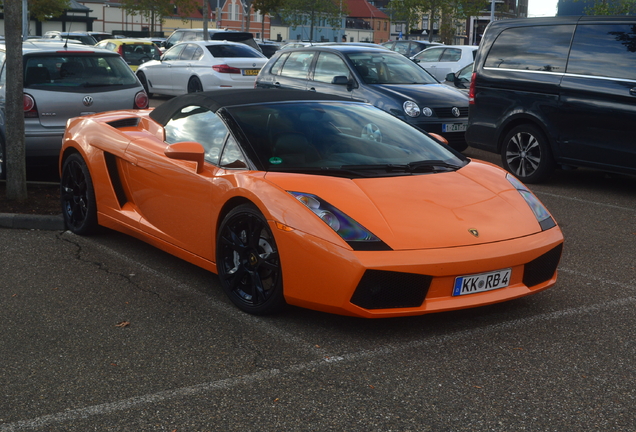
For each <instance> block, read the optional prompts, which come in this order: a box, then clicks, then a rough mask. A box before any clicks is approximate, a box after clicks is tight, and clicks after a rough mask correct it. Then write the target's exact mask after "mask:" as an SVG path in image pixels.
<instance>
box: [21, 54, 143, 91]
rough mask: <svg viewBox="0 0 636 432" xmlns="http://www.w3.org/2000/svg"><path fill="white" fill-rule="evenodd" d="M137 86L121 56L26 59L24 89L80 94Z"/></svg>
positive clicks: (46, 56)
mask: <svg viewBox="0 0 636 432" xmlns="http://www.w3.org/2000/svg"><path fill="white" fill-rule="evenodd" d="M136 85H137V79H136V78H135V75H134V74H133V72H132V71H131V70H130V68H129V67H128V65H126V63H125V62H124V61H123V60H122V59H121V57H120V56H119V55H102V54H97V53H89V54H78V53H72V54H71V53H69V54H66V53H53V54H51V55H34V56H25V58H24V87H25V88H39V89H44V90H51V91H65V92H68V91H79V92H81V91H85V89H86V88H92V87H97V88H108V87H115V86H117V87H122V88H124V87H127V86H128V87H132V86H136Z"/></svg>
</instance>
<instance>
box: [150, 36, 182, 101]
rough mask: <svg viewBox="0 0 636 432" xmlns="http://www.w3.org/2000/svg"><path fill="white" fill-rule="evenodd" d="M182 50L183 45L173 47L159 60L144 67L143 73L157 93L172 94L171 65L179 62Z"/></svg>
mask: <svg viewBox="0 0 636 432" xmlns="http://www.w3.org/2000/svg"><path fill="white" fill-rule="evenodd" d="M184 48H185V44H181V45H175V46H173V47H172V48H170V49H169V50H168V51H166V52H165V53H164V54H163V55H162V56H161V60H159V61H156V62H155V61H151V62H148V63H147V64H146V65H145V66H144V69H143V72H144V74H145V75H146V78H147V79H148V80H149V81H150V83H151V85H152V89H153V90H154V91H156V92H157V93H167V94H171V93H172V75H171V74H172V72H171V70H172V65H173V63H175V62H177V61H178V60H179V56H180V55H181V52H182V51H183V49H184Z"/></svg>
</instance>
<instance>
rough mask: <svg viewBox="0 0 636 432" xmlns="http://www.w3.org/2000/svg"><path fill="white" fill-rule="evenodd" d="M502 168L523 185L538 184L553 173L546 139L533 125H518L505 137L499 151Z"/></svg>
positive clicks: (552, 163)
mask: <svg viewBox="0 0 636 432" xmlns="http://www.w3.org/2000/svg"><path fill="white" fill-rule="evenodd" d="M501 158H502V162H503V166H504V168H505V169H506V170H508V171H510V172H511V173H512V174H514V175H515V177H517V178H518V179H519V180H521V181H522V182H525V183H539V182H542V181H544V180H546V179H547V178H548V177H549V176H550V174H552V171H554V166H555V165H554V160H553V158H552V153H551V152H550V146H549V143H548V138H547V137H546V136H545V134H544V133H543V132H542V131H541V130H539V128H537V127H536V126H533V125H520V126H517V127H515V128H513V129H512V130H511V131H510V132H508V134H507V135H506V137H505V139H504V142H503V146H502V149H501Z"/></svg>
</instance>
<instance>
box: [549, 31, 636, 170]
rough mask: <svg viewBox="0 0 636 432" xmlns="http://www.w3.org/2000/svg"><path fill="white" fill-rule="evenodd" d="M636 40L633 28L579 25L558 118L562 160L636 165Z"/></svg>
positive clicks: (563, 80)
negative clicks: (635, 133)
mask: <svg viewBox="0 0 636 432" xmlns="http://www.w3.org/2000/svg"><path fill="white" fill-rule="evenodd" d="M633 35H634V25H633V24H622V23H615V24H614V23H613V24H579V25H578V26H577V29H576V32H575V34H574V39H573V42H572V49H571V52H570V56H569V60H568V65H567V69H566V73H565V75H564V77H563V79H562V81H561V92H560V100H559V110H558V111H557V112H556V113H555V115H557V116H558V119H559V122H558V126H559V133H560V145H561V153H562V156H563V157H564V158H567V159H572V160H576V161H581V162H585V163H591V164H594V165H599V164H602V165H607V166H610V167H624V166H631V167H632V168H633V167H634V166H635V165H634V162H633V161H635V160H636V144H635V141H634V125H635V124H636V50H635V49H634V42H633V39H634V36H633ZM582 126H584V127H582Z"/></svg>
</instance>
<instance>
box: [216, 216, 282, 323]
mask: <svg viewBox="0 0 636 432" xmlns="http://www.w3.org/2000/svg"><path fill="white" fill-rule="evenodd" d="M216 257H217V263H216V264H217V270H218V274H219V279H220V282H221V286H222V287H223V290H224V291H225V293H226V294H227V295H228V297H229V298H230V300H231V301H232V303H234V304H235V305H236V306H237V307H238V308H239V309H241V310H243V311H245V312H248V313H251V314H255V315H265V314H271V313H275V312H279V311H280V310H282V309H283V308H284V306H285V304H286V303H285V298H284V296H283V275H282V270H281V263H280V255H279V253H278V248H277V246H276V241H275V240H274V235H273V234H272V231H271V229H270V228H269V225H268V223H267V220H266V219H265V217H263V215H262V214H261V212H260V211H258V209H257V208H256V207H255V206H253V205H251V204H243V205H240V206H238V207H235V208H234V209H232V210H231V211H230V212H229V213H228V214H227V216H225V218H224V219H223V222H222V223H221V228H220V230H219V234H218V237H217V244H216Z"/></svg>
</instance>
